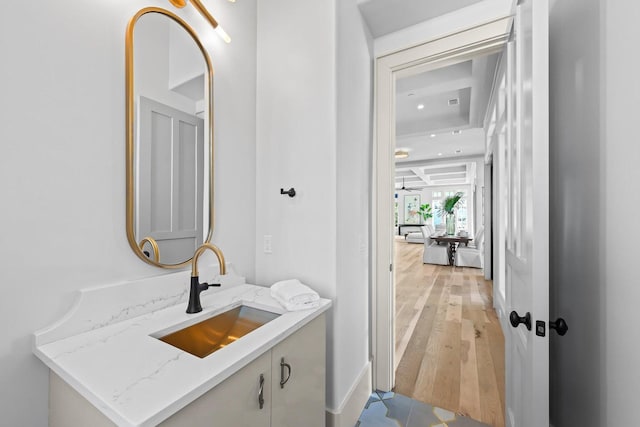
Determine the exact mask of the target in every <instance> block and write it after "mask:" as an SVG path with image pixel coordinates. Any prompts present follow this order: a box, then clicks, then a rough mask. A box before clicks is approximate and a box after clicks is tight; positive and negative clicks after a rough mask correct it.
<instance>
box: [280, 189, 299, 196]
mask: <svg viewBox="0 0 640 427" xmlns="http://www.w3.org/2000/svg"><path fill="white" fill-rule="evenodd" d="M280 194H288V195H289V197H294V196H295V195H296V189H295V188H293V187H291V188H290V189H288V190H287V191H284V188H281V189H280Z"/></svg>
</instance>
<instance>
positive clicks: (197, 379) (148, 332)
mask: <svg viewBox="0 0 640 427" xmlns="http://www.w3.org/2000/svg"><path fill="white" fill-rule="evenodd" d="M184 273H186V272H182V274H183V275H184V276H185V277H184V279H183V280H184V281H185V282H186V281H187V280H188V276H187V275H186V274H184ZM180 274H181V273H174V276H179V275H180ZM180 277H181V276H180ZM181 278H182V277H181ZM151 280H152V279H144V280H141V281H139V282H145V281H151ZM164 281H165V282H167V283H165V285H164V287H165V288H166V291H165V294H166V295H165V296H161V297H157V298H154V299H152V300H151V301H148V302H147V307H145V308H140V307H142V306H143V305H144V304H140V303H139V301H136V299H140V298H141V296H142V294H141V293H140V292H138V291H139V290H140V288H144V287H148V286H149V285H148V284H146V285H145V284H143V283H138V285H137V287H138V289H136V286H135V283H134V286H132V284H131V283H129V284H127V286H123V285H121V286H114V287H113V288H111V287H105V288H96V289H93V290H87V291H83V292H84V293H82V294H81V297H80V298H79V302H78V303H77V304H76V306H75V307H74V309H72V312H71V313H69V314H68V315H67V316H66V317H65V318H64V319H63V320H62V321H60V322H58V323H57V324H56V325H54V326H52V327H51V328H48V329H46V330H44V331H40V332H38V333H36V334H35V344H34V353H35V354H36V355H37V356H38V357H39V358H40V359H41V360H42V361H43V362H44V363H45V364H46V365H47V366H48V367H49V368H50V369H51V380H50V415H49V417H50V426H52V427H56V426H65V427H69V426H88V425H91V426H96V427H100V426H113V425H118V426H156V425H161V426H205V425H206V426H217V425H220V426H252V427H254V426H257V427H260V426H264V427H267V426H273V427H286V426H292V427H293V426H301V425H304V426H309V427H314V426H317V427H320V426H324V425H325V312H326V311H327V310H328V309H329V307H330V306H331V303H330V301H329V300H326V299H322V300H321V303H320V306H319V307H318V308H315V309H310V310H304V311H295V312H286V311H284V310H283V308H282V307H281V306H280V305H279V304H278V303H277V302H276V301H275V300H273V299H272V298H271V296H270V290H269V288H265V287H260V286H254V285H248V284H229V283H227V284H223V287H222V289H220V290H215V291H207V292H205V293H203V297H202V305H203V307H204V310H203V311H202V312H201V313H198V314H197V315H189V314H186V313H185V308H186V301H185V292H184V291H183V290H182V289H179V288H177V287H176V286H175V284H170V282H171V281H170V280H169V279H168V278H164ZM160 289H162V288H160ZM118 292H120V293H122V294H124V293H125V292H128V293H130V297H129V298H127V299H125V301H127V302H126V305H122V303H118V304H116V305H115V306H113V307H112V309H111V310H108V309H105V308H104V303H105V301H106V302H108V301H109V300H113V301H121V298H118V297H117V296H115V295H114V293H116V294H117V293H118ZM180 292H181V293H180ZM172 298H173V299H172ZM171 304H172V305H171ZM243 306H244V307H248V311H249V317H250V318H251V316H253V314H251V313H265V314H267V315H268V320H267V321H265V322H264V324H261V325H260V326H258V327H257V328H256V329H254V330H252V331H250V332H248V333H246V334H245V335H244V336H241V337H240V338H237V337H235V336H233V335H234V334H236V332H232V333H230V334H227V335H228V336H230V338H229V337H227V338H226V341H224V342H223V343H222V344H221V345H220V346H218V347H219V348H217V349H216V350H215V351H213V352H212V353H210V354H208V355H206V356H205V357H199V356H197V355H194V354H192V353H191V352H190V351H191V350H189V349H187V350H186V351H185V350H183V349H180V348H178V347H176V346H174V345H172V344H169V343H167V342H164V341H162V340H161V339H160V338H162V337H165V336H167V335H168V334H171V333H174V332H176V331H179V330H184V329H185V328H189V327H190V326H192V325H194V324H196V323H199V322H201V321H203V320H206V319H210V318H212V317H215V316H217V315H221V314H223V313H233V312H238V310H239V308H240V307H243ZM139 311H145V312H144V313H142V314H139V313H138V312H139ZM92 313H94V314H95V315H92ZM224 316H230V314H224ZM250 321H251V319H250V320H248V321H247V320H246V319H245V321H243V322H244V323H246V322H249V323H250ZM259 323H262V322H259ZM234 328H235V327H234ZM234 328H227V330H231V331H237V330H239V329H237V328H235V329H234ZM243 333H244V332H243ZM243 333H241V334H240V335H242V334H243ZM194 335H197V334H194ZM189 339H192V338H187V340H189ZM193 339H199V338H193Z"/></svg>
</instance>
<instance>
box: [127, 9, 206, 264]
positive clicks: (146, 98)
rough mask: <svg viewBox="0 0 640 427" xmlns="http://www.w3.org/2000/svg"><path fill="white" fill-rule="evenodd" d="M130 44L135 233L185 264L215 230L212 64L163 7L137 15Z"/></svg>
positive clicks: (130, 210) (157, 252) (139, 247)
mask: <svg viewBox="0 0 640 427" xmlns="http://www.w3.org/2000/svg"><path fill="white" fill-rule="evenodd" d="M126 47H127V237H128V239H129V243H130V244H131V247H132V248H133V250H134V252H135V253H136V254H137V255H138V256H140V257H141V258H142V259H144V260H145V261H146V262H148V263H150V264H154V265H158V266H163V267H169V268H177V267H181V266H184V265H186V263H188V262H189V261H190V259H191V257H192V256H193V253H194V252H195V250H196V249H197V248H198V247H199V246H200V245H201V244H202V243H203V242H207V241H209V240H210V235H211V224H212V217H213V213H212V210H213V207H212V200H213V198H212V197H211V196H212V188H213V187H212V179H213V178H212V175H213V174H212V167H211V165H212V164H213V163H212V146H213V143H212V132H211V131H210V129H211V116H212V114H211V96H210V93H211V90H210V84H211V75H212V71H211V66H210V61H209V58H208V56H207V55H206V53H205V51H204V49H203V48H202V45H201V44H200V42H199V41H198V39H197V38H196V37H195V34H194V33H193V30H191V28H190V27H189V26H188V25H187V24H185V23H184V22H183V21H182V20H181V19H180V18H179V17H177V16H176V15H174V14H172V13H171V12H169V11H165V10H163V9H158V8H146V9H143V10H141V11H140V12H138V14H136V16H134V18H132V19H131V21H130V23H129V28H128V30H127V46H126ZM137 242H139V243H137ZM149 248H153V251H149Z"/></svg>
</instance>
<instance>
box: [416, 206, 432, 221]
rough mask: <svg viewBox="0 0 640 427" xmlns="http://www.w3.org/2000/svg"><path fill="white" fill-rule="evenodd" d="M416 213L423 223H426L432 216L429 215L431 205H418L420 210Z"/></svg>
mask: <svg viewBox="0 0 640 427" xmlns="http://www.w3.org/2000/svg"><path fill="white" fill-rule="evenodd" d="M418 213H419V214H420V216H422V219H423V220H424V221H426V220H428V219H429V218H431V217H433V214H432V213H431V205H430V204H429V203H425V204H424V205H420V209H418Z"/></svg>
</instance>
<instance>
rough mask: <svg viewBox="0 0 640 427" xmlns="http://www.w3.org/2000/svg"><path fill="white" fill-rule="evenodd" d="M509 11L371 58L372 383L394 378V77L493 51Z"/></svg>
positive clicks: (388, 384)
mask: <svg viewBox="0 0 640 427" xmlns="http://www.w3.org/2000/svg"><path fill="white" fill-rule="evenodd" d="M511 24H512V17H511V16H505V17H500V18H499V19H496V20H494V21H492V22H489V23H486V24H483V25H479V26H476V27H472V28H469V29H466V30H463V31H460V32H456V33H454V34H451V35H447V36H444V37H440V38H437V39H434V40H430V41H428V42H426V43H423V44H420V45H418V46H415V47H411V48H408V49H404V50H401V51H399V52H395V53H392V54H389V55H384V56H381V57H378V58H376V63H375V87H374V92H375V93H374V97H375V100H374V106H375V107H374V108H375V111H374V114H375V122H374V123H375V124H374V139H373V157H372V162H373V164H372V177H373V180H372V181H373V182H372V189H373V191H372V207H373V209H372V236H371V239H372V240H371V241H372V260H373V266H372V268H371V304H372V313H371V349H372V359H373V386H374V389H377V390H382V391H390V390H391V389H392V388H393V387H394V384H395V370H394V348H395V345H394V342H395V338H394V335H395V331H394V311H395V291H394V289H395V283H394V279H393V192H394V189H395V183H394V179H393V178H394V177H393V171H394V155H393V153H394V150H395V81H396V79H397V78H399V77H407V76H411V75H414V74H418V73H422V72H425V71H428V70H431V69H436V68H441V67H444V66H447V65H451V64H455V63H458V62H461V61H464V60H468V59H470V58H472V57H475V56H477V55H482V54H490V53H495V52H499V51H501V50H502V49H503V47H504V45H505V43H506V42H507V40H508V37H509V33H510V30H511Z"/></svg>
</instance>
